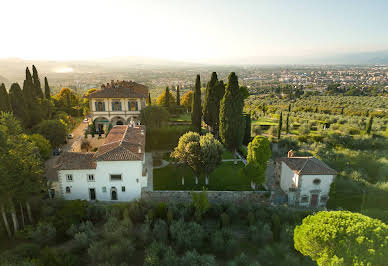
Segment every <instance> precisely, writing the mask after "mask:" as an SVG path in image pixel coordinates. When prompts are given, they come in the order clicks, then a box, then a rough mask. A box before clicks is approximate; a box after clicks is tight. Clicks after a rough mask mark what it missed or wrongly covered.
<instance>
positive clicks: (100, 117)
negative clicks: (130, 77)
mask: <svg viewBox="0 0 388 266" xmlns="http://www.w3.org/2000/svg"><path fill="white" fill-rule="evenodd" d="M147 96H148V88H147V86H145V85H142V84H139V83H136V82H133V81H124V80H123V81H113V80H112V81H111V83H107V84H106V85H104V84H103V85H101V89H100V90H97V91H95V92H92V93H90V94H89V95H88V96H86V97H87V98H89V104H90V112H91V117H92V121H93V123H94V124H95V127H96V130H97V131H98V132H103V131H106V130H107V129H108V128H109V127H110V126H115V125H127V124H131V123H133V124H137V125H138V124H140V118H139V116H140V111H141V109H143V108H145V106H146V98H147Z"/></svg>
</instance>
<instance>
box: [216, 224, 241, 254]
mask: <svg viewBox="0 0 388 266" xmlns="http://www.w3.org/2000/svg"><path fill="white" fill-rule="evenodd" d="M236 245H237V242H236V240H235V238H234V237H233V235H232V233H231V232H230V231H229V230H225V229H223V230H217V231H216V232H214V233H213V234H212V236H211V246H212V248H213V250H214V251H215V252H217V253H224V254H225V255H229V256H230V255H231V254H233V251H234V250H235V248H236Z"/></svg>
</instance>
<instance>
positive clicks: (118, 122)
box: [116, 120, 124, 126]
mask: <svg viewBox="0 0 388 266" xmlns="http://www.w3.org/2000/svg"><path fill="white" fill-rule="evenodd" d="M116 125H117V126H122V125H124V122H123V121H120V120H119V121H117V122H116Z"/></svg>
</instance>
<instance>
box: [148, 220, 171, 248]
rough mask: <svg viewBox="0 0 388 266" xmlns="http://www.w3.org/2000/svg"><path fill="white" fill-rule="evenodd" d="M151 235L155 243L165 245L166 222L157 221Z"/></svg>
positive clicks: (166, 238) (166, 234)
mask: <svg viewBox="0 0 388 266" xmlns="http://www.w3.org/2000/svg"><path fill="white" fill-rule="evenodd" d="M152 234H153V236H154V238H155V239H156V240H157V241H159V242H163V243H166V242H167V241H168V226H167V224H166V222H165V221H163V220H161V219H158V220H157V221H156V223H155V225H154V230H153V231H152Z"/></svg>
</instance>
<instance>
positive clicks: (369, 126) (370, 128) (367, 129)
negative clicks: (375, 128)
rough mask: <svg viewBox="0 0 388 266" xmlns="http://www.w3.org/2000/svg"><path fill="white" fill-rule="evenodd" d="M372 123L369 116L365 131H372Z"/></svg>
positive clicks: (371, 118)
mask: <svg viewBox="0 0 388 266" xmlns="http://www.w3.org/2000/svg"><path fill="white" fill-rule="evenodd" d="M372 124H373V116H371V117H370V118H369V121H368V126H367V128H366V133H367V134H368V135H370V132H371V131H372Z"/></svg>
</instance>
